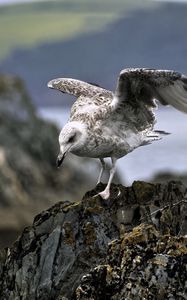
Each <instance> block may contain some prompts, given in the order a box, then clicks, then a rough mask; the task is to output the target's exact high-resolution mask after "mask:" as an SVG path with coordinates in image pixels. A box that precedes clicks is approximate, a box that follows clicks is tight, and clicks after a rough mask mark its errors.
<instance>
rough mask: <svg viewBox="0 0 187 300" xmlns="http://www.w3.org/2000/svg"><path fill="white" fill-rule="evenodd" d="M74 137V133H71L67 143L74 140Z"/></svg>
mask: <svg viewBox="0 0 187 300" xmlns="http://www.w3.org/2000/svg"><path fill="white" fill-rule="evenodd" d="M74 139H75V135H72V136H71V137H70V138H69V140H68V143H72V142H73V141H74Z"/></svg>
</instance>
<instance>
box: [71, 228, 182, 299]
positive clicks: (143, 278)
mask: <svg viewBox="0 0 187 300" xmlns="http://www.w3.org/2000/svg"><path fill="white" fill-rule="evenodd" d="M186 244H187V238H185V237H172V236H170V235H169V234H167V235H160V233H159V232H158V231H157V230H156V229H155V227H154V226H153V225H147V224H142V225H140V226H138V227H135V228H134V229H133V230H132V232H130V233H127V234H125V235H124V237H123V238H122V239H121V240H117V241H114V242H112V243H111V244H110V245H109V250H108V256H107V258H106V260H105V262H104V264H101V265H99V266H97V267H96V268H94V269H93V270H92V271H91V272H90V273H89V274H87V275H85V276H84V277H83V278H82V280H81V283H80V285H79V287H78V288H77V290H76V299H77V300H80V299H81V300H83V299H84V300H88V299H90V300H92V299H97V300H99V299H100V300H103V299H113V300H118V299H134V300H141V299H157V300H160V299H163V300H165V299H185V294H186V291H185V285H186V283H187V276H186V265H187V248H186Z"/></svg>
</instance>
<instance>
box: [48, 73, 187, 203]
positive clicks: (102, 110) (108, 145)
mask: <svg viewBox="0 0 187 300" xmlns="http://www.w3.org/2000/svg"><path fill="white" fill-rule="evenodd" d="M48 87H49V88H52V89H56V90H59V91H61V92H62V93H67V94H71V95H73V96H75V97H76V98H77V99H76V101H75V102H74V104H73V105H72V107H71V112H70V117H69V120H68V122H67V123H66V124H65V126H64V127H63V128H62V130H61V132H60V135H59V145H60V153H59V155H58V158H57V166H58V167H60V166H61V165H62V163H63V160H64V158H65V157H66V155H67V154H68V153H69V152H71V153H73V154H75V155H77V156H82V157H90V158H98V159H99V160H100V163H101V170H100V174H99V178H98V182H97V183H99V182H100V181H101V179H102V175H103V172H104V170H105V167H106V165H105V160H104V159H105V158H107V157H110V158H111V162H112V164H111V168H110V175H109V179H108V182H107V184H106V187H105V189H104V190H103V191H102V192H100V193H99V194H98V195H100V196H101V197H102V198H103V199H109V198H110V186H111V183H112V180H113V177H114V174H115V172H116V162H117V160H118V159H119V158H121V157H123V156H125V155H127V154H128V153H130V152H132V151H133V150H135V149H136V148H138V147H140V146H144V145H148V144H150V143H152V142H154V141H157V140H160V139H161V138H162V137H163V136H164V135H165V134H167V133H166V132H164V131H156V130H154V125H155V123H156V116H155V113H154V110H155V109H156V108H157V106H158V105H157V102H158V101H159V102H160V103H161V104H162V105H171V106H173V107H174V108H176V109H177V110H179V111H182V112H184V113H187V76H185V75H183V74H181V73H179V72H176V71H173V70H158V69H151V68H126V69H123V70H122V71H121V72H120V74H119V76H118V79H117V85H116V89H115V91H114V92H112V91H109V90H107V89H105V88H103V87H100V86H98V85H95V84H92V83H89V82H84V81H81V80H78V79H72V78H57V79H53V80H51V81H49V82H48Z"/></svg>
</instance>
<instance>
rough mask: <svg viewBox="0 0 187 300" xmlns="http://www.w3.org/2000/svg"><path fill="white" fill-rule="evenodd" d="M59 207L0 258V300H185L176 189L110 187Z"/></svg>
mask: <svg viewBox="0 0 187 300" xmlns="http://www.w3.org/2000/svg"><path fill="white" fill-rule="evenodd" d="M102 189H103V184H99V185H98V186H97V187H96V189H95V190H92V191H90V192H88V193H86V195H85V196H84V197H83V199H82V201H77V202H73V203H71V202H68V201H62V202H59V203H57V204H55V205H54V206H52V207H51V208H49V209H48V210H45V211H43V212H42V213H41V214H39V215H37V216H36V217H35V219H34V222H33V225H32V226H30V227H27V228H25V230H24V231H23V233H22V235H21V236H20V237H19V238H18V240H17V241H16V242H15V243H14V245H13V246H12V247H11V248H10V249H7V250H6V251H5V250H4V251H2V252H1V254H0V299H3V300H4V299H10V300H13V299H15V300H16V299H22V300H27V299H28V300H34V299H36V300H37V299H40V300H42V299H45V300H46V299H57V300H60V299H61V300H62V299H64V300H65V299H72V300H73V299H74V300H75V299H76V300H80V299H87V300H89V299H90V300H91V299H92V300H93V299H94V300H96V299H97V300H99V299H137V300H139V299H158V300H159V299H170V300H171V299H186V298H185V297H186V296H185V284H186V280H187V277H186V273H185V268H186V259H187V248H186V242H187V241H186V238H185V235H186V233H187V220H186V215H187V200H186V188H185V187H184V186H183V185H182V184H181V183H180V182H169V183H164V184H151V183H146V182H140V181H137V182H134V183H133V185H132V186H131V187H123V186H122V185H114V184H113V185H112V189H111V197H110V199H109V200H102V199H101V198H100V197H99V196H96V197H93V196H94V195H96V194H97V193H98V192H99V191H101V190H102Z"/></svg>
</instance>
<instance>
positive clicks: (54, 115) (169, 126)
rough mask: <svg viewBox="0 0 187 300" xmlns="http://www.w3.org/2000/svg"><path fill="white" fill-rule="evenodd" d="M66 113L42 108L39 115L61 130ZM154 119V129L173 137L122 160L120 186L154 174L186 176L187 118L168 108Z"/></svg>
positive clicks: (119, 169) (134, 152) (67, 110)
mask: <svg viewBox="0 0 187 300" xmlns="http://www.w3.org/2000/svg"><path fill="white" fill-rule="evenodd" d="M69 111H70V110H69V109H67V108H65V109H61V108H42V109H40V110H39V115H40V116H42V117H43V118H44V119H47V120H50V121H53V122H55V123H56V124H57V125H58V126H59V127H62V126H63V125H64V124H65V123H66V122H67V119H68V116H69ZM156 115H157V120H158V122H157V126H156V129H157V130H165V131H167V132H170V133H172V134H171V135H168V136H165V137H164V138H163V139H162V140H161V141H157V142H154V143H153V144H151V145H148V146H144V147H139V148H138V149H136V150H134V151H133V152H132V153H129V154H128V155H127V156H125V157H123V158H121V159H120V160H119V161H118V171H119V172H120V174H121V178H122V183H126V184H131V183H132V182H133V181H134V180H150V178H151V177H152V176H153V175H154V174H155V173H158V172H164V171H171V172H175V173H183V172H186V173H187V155H186V154H187V115H186V114H183V113H181V112H178V111H176V110H174V109H168V108H166V109H165V108H164V109H160V110H158V111H157V114H156ZM54 142H55V141H54Z"/></svg>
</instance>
